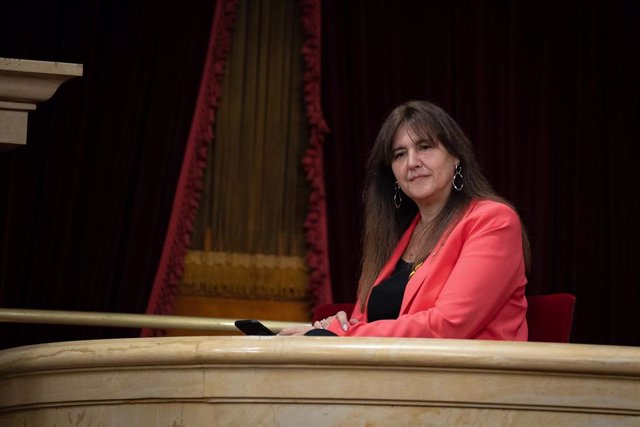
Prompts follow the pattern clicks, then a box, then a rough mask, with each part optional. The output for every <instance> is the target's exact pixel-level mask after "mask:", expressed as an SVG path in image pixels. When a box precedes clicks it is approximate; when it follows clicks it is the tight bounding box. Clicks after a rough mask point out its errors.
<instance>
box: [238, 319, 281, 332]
mask: <svg viewBox="0 0 640 427" xmlns="http://www.w3.org/2000/svg"><path fill="white" fill-rule="evenodd" d="M235 325H236V328H238V329H240V330H241V331H242V332H244V333H245V334H246V335H276V333H275V332H273V331H272V330H271V329H269V328H267V327H266V326H264V325H263V324H262V323H260V322H258V321H257V320H236V321H235Z"/></svg>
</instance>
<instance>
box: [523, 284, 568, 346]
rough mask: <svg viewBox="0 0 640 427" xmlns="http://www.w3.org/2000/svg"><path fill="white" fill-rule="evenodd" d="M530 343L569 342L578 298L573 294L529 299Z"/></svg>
mask: <svg viewBox="0 0 640 427" xmlns="http://www.w3.org/2000/svg"><path fill="white" fill-rule="evenodd" d="M527 302H528V303H529V308H528V310H527V324H528V325H529V341H538V342H561V343H567V342H569V337H570V336H571V326H572V325H573V311H574V307H575V304H576V297H575V295H572V294H549V295H537V296H530V297H527Z"/></svg>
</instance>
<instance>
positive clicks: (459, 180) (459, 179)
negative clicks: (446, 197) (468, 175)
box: [453, 163, 464, 191]
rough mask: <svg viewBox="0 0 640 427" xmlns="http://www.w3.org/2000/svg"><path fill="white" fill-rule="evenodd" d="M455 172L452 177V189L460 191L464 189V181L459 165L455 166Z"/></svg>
mask: <svg viewBox="0 0 640 427" xmlns="http://www.w3.org/2000/svg"><path fill="white" fill-rule="evenodd" d="M455 171H456V173H455V174H454V175H453V188H455V189H456V191H461V190H462V188H463V187H464V180H463V177H462V166H460V163H457V164H456V166H455ZM456 180H457V183H456Z"/></svg>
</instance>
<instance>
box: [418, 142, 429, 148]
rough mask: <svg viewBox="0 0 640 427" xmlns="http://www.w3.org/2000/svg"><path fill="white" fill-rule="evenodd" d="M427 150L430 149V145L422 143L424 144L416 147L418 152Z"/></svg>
mask: <svg viewBox="0 0 640 427" xmlns="http://www.w3.org/2000/svg"><path fill="white" fill-rule="evenodd" d="M428 148H431V144H427V143H424V144H420V145H418V149H419V150H426V149H428Z"/></svg>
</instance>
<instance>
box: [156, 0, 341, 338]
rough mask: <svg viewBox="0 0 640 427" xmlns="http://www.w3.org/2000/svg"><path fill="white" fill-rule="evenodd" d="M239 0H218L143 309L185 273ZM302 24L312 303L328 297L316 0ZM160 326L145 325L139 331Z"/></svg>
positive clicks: (167, 307) (169, 293) (161, 301)
mask: <svg viewBox="0 0 640 427" xmlns="http://www.w3.org/2000/svg"><path fill="white" fill-rule="evenodd" d="M237 3H238V2H237V0H219V1H218V3H217V6H216V12H215V15H214V21H213V25H212V30H211V38H210V41H209V52H208V57H207V60H206V64H205V70H204V75H203V78H202V83H201V88H200V94H199V96H198V103H197V107H196V115H195V116H194V119H193V124H192V127H191V133H190V135H189V141H188V143H187V147H186V150H185V155H184V159H183V163H182V171H181V173H180V179H179V181H178V184H177V189H176V197H175V200H174V205H173V211H172V214H171V220H170V223H169V228H168V231H167V235H166V240H165V244H164V248H163V252H162V257H161V259H160V263H159V267H158V272H157V274H156V279H155V282H154V285H153V290H152V292H151V297H150V299H149V304H148V307H147V313H149V314H169V313H171V312H172V305H173V300H174V297H175V294H176V290H177V286H178V284H179V281H180V279H181V277H182V274H183V265H184V256H185V255H186V253H187V250H188V249H189V243H190V242H189V239H190V238H189V236H190V234H191V232H192V230H193V221H194V218H195V214H196V209H197V206H198V202H199V200H200V196H201V192H202V185H203V183H202V178H203V173H204V168H205V166H206V158H207V148H208V145H209V143H210V142H211V140H212V138H213V137H214V136H213V131H212V129H214V128H215V120H216V119H215V118H216V110H217V105H218V100H219V97H220V85H221V82H222V78H223V73H224V70H225V63H226V59H227V56H228V53H229V49H230V45H231V35H232V31H233V22H234V18H235V12H236V9H237ZM300 6H301V21H302V28H303V30H304V34H305V43H304V46H303V49H302V54H303V56H304V61H305V72H304V77H303V79H304V100H305V108H306V112H307V118H308V121H309V128H310V132H309V134H310V141H309V147H308V149H307V151H306V152H305V157H304V159H303V164H304V168H305V172H306V174H307V178H308V180H309V182H310V186H311V190H310V203H309V213H308V215H307V218H306V220H305V227H306V241H307V243H308V245H309V251H308V253H307V256H306V261H307V263H308V265H309V267H310V270H311V274H310V294H311V299H312V303H313V304H312V305H315V304H324V303H328V302H331V300H332V298H331V284H330V281H329V280H330V274H329V263H328V253H327V252H328V248H327V231H326V202H325V193H324V176H323V164H322V161H323V152H322V150H323V148H322V144H323V139H324V134H325V133H326V132H327V126H326V123H325V121H324V118H323V115H322V110H321V108H320V71H321V70H320V57H321V55H320V54H321V51H320V46H321V45H320V28H321V26H320V22H321V20H320V17H321V15H320V3H319V1H318V0H303V1H301V2H300ZM160 333H162V331H156V330H151V329H144V330H143V336H146V335H151V334H160Z"/></svg>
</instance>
